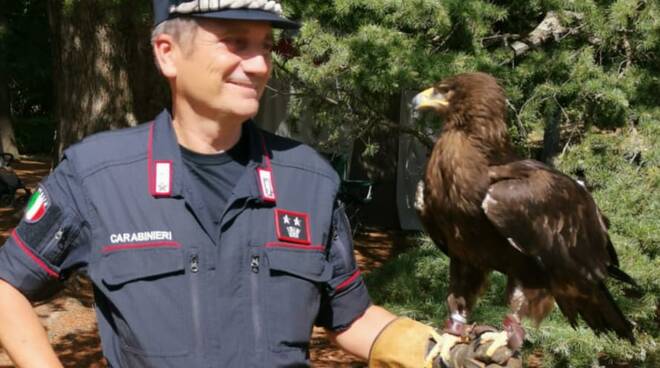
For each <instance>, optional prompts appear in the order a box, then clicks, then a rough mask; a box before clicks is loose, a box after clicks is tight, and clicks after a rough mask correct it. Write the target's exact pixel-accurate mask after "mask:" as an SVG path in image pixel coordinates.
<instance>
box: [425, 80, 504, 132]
mask: <svg viewBox="0 0 660 368" xmlns="http://www.w3.org/2000/svg"><path fill="white" fill-rule="evenodd" d="M413 108H414V109H415V110H416V111H434V112H435V113H437V114H438V115H439V116H440V117H441V118H442V119H443V120H444V121H445V124H455V125H470V124H477V123H479V122H484V120H486V121H485V122H484V123H486V124H488V125H493V124H495V125H499V124H506V123H505V121H506V119H505V117H506V99H505V97H504V91H503V90H502V87H500V86H499V85H498V84H497V80H496V79H495V78H494V77H492V76H491V75H488V74H485V73H465V74H458V75H455V76H453V77H449V78H447V79H444V80H442V81H440V82H438V83H436V84H435V85H434V86H433V87H431V88H429V89H427V90H425V91H423V92H421V93H419V94H418V95H417V96H415V98H414V99H413Z"/></svg>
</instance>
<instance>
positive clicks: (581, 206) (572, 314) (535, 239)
mask: <svg viewBox="0 0 660 368" xmlns="http://www.w3.org/2000/svg"><path fill="white" fill-rule="evenodd" d="M488 175H489V178H490V186H489V189H488V194H487V196H486V198H485V199H484V201H483V204H482V207H483V209H484V213H485V214H486V216H487V218H488V219H489V220H490V222H491V223H492V224H493V225H494V226H495V227H496V228H497V230H498V231H499V232H500V234H502V236H504V237H505V238H506V239H507V240H508V241H509V243H510V244H511V246H512V247H514V248H516V249H517V250H518V251H520V252H522V253H524V254H526V255H528V256H530V257H532V258H533V259H535V260H536V262H537V263H538V264H539V265H540V266H541V267H543V270H544V271H545V272H546V274H547V275H548V280H549V282H550V288H551V289H552V293H553V295H554V296H555V298H556V300H557V304H559V307H560V309H561V310H562V312H564V314H565V315H566V316H567V317H568V319H569V320H570V321H571V323H572V324H575V322H576V316H577V315H578V314H579V315H581V316H582V317H583V318H584V319H585V321H586V322H587V324H589V326H591V327H592V328H593V329H595V330H596V331H605V330H614V331H616V332H617V333H618V334H619V335H620V336H623V337H626V338H629V339H631V340H632V339H633V337H632V327H631V326H630V324H629V322H628V321H627V320H626V319H625V317H624V316H623V314H622V313H621V311H620V310H619V308H618V307H617V306H616V304H615V303H614V300H613V298H612V296H611V295H610V293H609V292H608V290H607V288H606V287H605V284H604V283H603V279H604V278H605V277H606V276H607V274H608V272H609V273H610V274H612V273H613V272H612V271H613V270H617V271H619V272H621V273H622V274H624V275H625V273H623V271H620V270H618V268H617V267H616V266H618V265H617V262H618V261H617V259H616V253H615V252H614V248H613V247H612V244H611V242H610V239H609V236H608V234H607V225H606V219H605V218H604V217H603V216H602V215H601V213H600V210H599V209H598V207H597V206H596V203H595V202H594V200H593V198H592V197H591V195H590V194H589V192H588V191H587V190H586V189H585V188H584V187H582V186H581V185H580V184H578V183H577V182H576V181H575V180H573V179H572V178H570V177H568V176H566V175H564V174H562V173H561V172H559V171H556V170H554V169H551V168H550V167H548V166H545V165H544V164H542V163H541V162H538V161H533V160H523V161H516V162H512V163H509V164H506V165H500V166H491V167H490V168H489V172H488ZM625 276H627V275H625ZM521 281H523V282H524V280H521Z"/></svg>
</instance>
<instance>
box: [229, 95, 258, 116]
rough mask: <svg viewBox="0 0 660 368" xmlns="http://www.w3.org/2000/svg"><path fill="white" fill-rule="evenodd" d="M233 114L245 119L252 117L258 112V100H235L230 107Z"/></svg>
mask: <svg viewBox="0 0 660 368" xmlns="http://www.w3.org/2000/svg"><path fill="white" fill-rule="evenodd" d="M231 112H232V113H233V115H236V116H241V117H243V118H245V120H247V119H250V118H253V117H254V116H256V115H257V113H258V112H259V101H257V100H253V101H249V100H248V101H245V100H243V101H237V102H236V103H235V104H234V105H233V106H232V108H231Z"/></svg>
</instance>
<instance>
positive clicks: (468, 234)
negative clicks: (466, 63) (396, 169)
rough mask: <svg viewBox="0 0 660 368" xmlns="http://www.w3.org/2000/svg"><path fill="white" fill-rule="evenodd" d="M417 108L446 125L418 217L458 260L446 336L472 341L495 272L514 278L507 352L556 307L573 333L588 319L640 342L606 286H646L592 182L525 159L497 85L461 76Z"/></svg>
mask: <svg viewBox="0 0 660 368" xmlns="http://www.w3.org/2000/svg"><path fill="white" fill-rule="evenodd" d="M413 108H414V109H415V110H416V111H432V112H435V113H436V114H438V115H439V116H440V117H441V119H442V120H443V124H442V129H441V132H440V135H439V136H438V138H437V140H436V142H435V145H434V147H433V150H432V152H431V155H430V157H429V160H428V162H427V165H426V172H425V177H424V181H423V184H424V185H423V187H422V188H421V190H422V191H423V192H422V193H421V195H422V205H421V206H420V208H418V213H419V217H420V219H421V222H422V224H423V226H424V228H425V230H426V231H427V233H428V234H429V236H430V237H431V239H432V240H433V241H434V243H435V244H436V245H437V246H438V247H439V248H440V249H441V250H442V251H443V252H444V253H445V254H447V255H448V256H449V259H450V265H449V290H448V292H449V295H448V297H447V306H448V313H449V316H448V318H447V320H446V322H445V332H448V334H449V335H452V336H460V335H462V334H465V331H466V328H467V327H468V324H467V321H468V319H469V314H470V312H471V310H472V309H473V307H474V305H475V302H476V300H477V298H478V297H479V295H480V293H481V292H482V291H483V290H484V288H485V287H486V283H487V282H486V281H487V277H488V275H489V274H490V272H491V271H493V270H496V271H499V272H501V273H502V274H504V275H506V276H507V288H506V292H507V300H508V303H509V306H510V313H508V314H507V315H506V316H505V317H504V321H503V327H504V329H503V331H502V332H501V333H500V336H499V340H498V341H500V343H501V345H500V346H504V345H508V346H509V347H510V348H514V349H517V348H519V347H520V345H522V343H523V340H524V330H523V329H522V327H521V325H520V321H521V318H530V319H531V320H533V321H534V322H535V323H536V325H537V326H538V325H539V323H540V322H541V321H542V320H543V319H544V318H545V317H546V316H547V315H548V314H549V313H550V312H551V311H552V309H553V308H554V306H555V303H556V305H557V306H558V307H559V309H560V310H561V312H562V313H563V314H564V316H565V317H566V318H567V319H568V321H569V322H570V324H571V325H572V326H573V327H575V326H576V324H577V321H578V317H581V318H582V319H583V320H584V321H585V322H586V324H587V325H588V326H589V327H590V328H591V329H593V330H594V331H595V332H596V333H597V334H598V333H602V332H607V331H613V332H615V333H616V334H617V335H618V336H619V337H621V338H624V339H627V340H630V341H631V342H634V335H633V327H632V325H631V323H630V322H629V321H628V320H627V319H626V317H625V316H624V314H623V313H622V312H621V309H620V308H619V307H618V306H617V304H616V303H615V301H614V298H613V297H612V295H611V294H610V292H609V290H608V289H607V287H606V285H605V282H604V281H605V279H606V278H607V277H608V276H610V277H613V278H614V279H618V280H620V281H622V282H625V283H628V284H630V285H633V286H634V287H637V286H636V283H635V281H634V280H633V279H632V278H631V277H630V276H629V275H628V274H626V273H625V272H623V271H622V270H621V269H620V268H619V261H618V258H617V254H616V251H615V249H614V247H613V245H612V241H611V240H610V237H609V235H608V228H609V221H608V219H607V218H606V217H605V216H604V215H603V213H602V212H601V211H600V209H599V208H598V206H597V205H596V203H595V202H594V199H593V197H592V196H591V194H590V193H589V191H588V190H587V189H586V188H585V187H584V185H583V184H581V183H580V182H578V181H576V180H574V179H573V178H571V177H570V176H567V175H565V174H563V173H562V172H560V171H558V170H556V169H554V168H552V167H550V166H548V165H545V164H543V163H542V162H539V161H535V160H531V159H524V158H521V157H519V156H518V155H517V154H516V152H515V150H514V147H513V145H512V143H511V142H510V140H509V137H508V133H507V125H506V97H505V94H504V92H503V89H502V88H501V87H500V85H499V84H498V83H497V80H496V79H495V78H494V77H492V76H491V75H488V74H485V73H467V74H460V75H456V76H453V77H450V78H447V79H445V80H443V81H441V82H439V83H436V84H435V85H434V86H433V87H431V88H429V89H427V90H425V91H423V92H421V93H419V94H418V95H417V96H415V98H414V100H413ZM445 335H447V334H445ZM490 338H492V339H497V338H498V337H493V336H490ZM489 351H492V350H489Z"/></svg>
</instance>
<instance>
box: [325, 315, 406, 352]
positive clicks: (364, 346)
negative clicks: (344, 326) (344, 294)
mask: <svg viewBox="0 0 660 368" xmlns="http://www.w3.org/2000/svg"><path fill="white" fill-rule="evenodd" d="M395 318H396V316H395V315H394V314H392V313H390V312H388V311H387V310H385V309H384V308H382V307H379V306H375V305H372V306H370V307H369V308H368V309H367V311H366V312H365V313H364V314H363V315H362V316H361V317H360V318H358V319H357V320H356V321H355V322H353V324H352V325H351V327H349V328H348V330H346V331H343V332H341V333H338V334H337V333H333V332H329V336H330V338H331V339H332V340H333V341H334V342H335V343H337V345H339V347H341V348H342V349H343V350H344V351H346V352H349V353H351V354H353V355H355V356H357V357H359V358H362V359H365V360H366V359H367V358H369V350H370V349H371V346H372V345H373V343H374V340H376V337H377V336H378V334H379V333H380V332H381V331H382V330H383V328H385V326H387V324H388V323H390V322H392V321H393V320H394V319H395Z"/></svg>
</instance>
